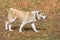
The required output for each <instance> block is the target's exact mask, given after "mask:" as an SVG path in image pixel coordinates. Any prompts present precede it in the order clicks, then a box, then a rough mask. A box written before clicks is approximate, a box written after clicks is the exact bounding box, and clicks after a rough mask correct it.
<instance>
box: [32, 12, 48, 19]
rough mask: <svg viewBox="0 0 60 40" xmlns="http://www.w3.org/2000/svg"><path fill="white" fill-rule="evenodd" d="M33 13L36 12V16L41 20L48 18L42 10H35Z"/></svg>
mask: <svg viewBox="0 0 60 40" xmlns="http://www.w3.org/2000/svg"><path fill="white" fill-rule="evenodd" d="M33 13H35V14H36V18H37V19H38V20H40V19H43V20H45V19H46V18H47V17H46V15H45V14H44V13H42V12H40V11H33Z"/></svg>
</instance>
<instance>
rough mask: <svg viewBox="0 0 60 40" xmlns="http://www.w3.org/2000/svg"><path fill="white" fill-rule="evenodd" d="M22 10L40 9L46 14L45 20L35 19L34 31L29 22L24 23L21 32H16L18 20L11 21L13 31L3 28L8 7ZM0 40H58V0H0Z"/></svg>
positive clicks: (59, 21) (59, 35)
mask: <svg viewBox="0 0 60 40" xmlns="http://www.w3.org/2000/svg"><path fill="white" fill-rule="evenodd" d="M11 7H12V8H16V9H19V10H23V11H32V10H40V11H41V12H44V13H45V14H46V15H47V20H46V21H43V20H40V21H37V22H35V23H36V28H37V30H38V31H39V32H37V33H36V32H34V31H33V30H32V28H31V25H30V24H27V25H25V27H24V28H23V32H21V33H20V32H18V30H19V26H20V24H21V23H19V20H16V22H14V23H13V26H12V29H13V30H14V31H13V32H10V31H6V30H5V23H4V22H3V21H4V20H6V19H7V14H8V10H9V8H11ZM0 40H60V0H0Z"/></svg>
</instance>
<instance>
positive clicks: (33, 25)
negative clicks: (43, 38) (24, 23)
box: [31, 23, 38, 32]
mask: <svg viewBox="0 0 60 40" xmlns="http://www.w3.org/2000/svg"><path fill="white" fill-rule="evenodd" d="M31 25H32V28H33V30H34V31H35V32H38V31H37V30H36V27H35V23H32V24H31Z"/></svg>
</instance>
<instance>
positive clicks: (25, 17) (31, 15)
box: [5, 8, 46, 32]
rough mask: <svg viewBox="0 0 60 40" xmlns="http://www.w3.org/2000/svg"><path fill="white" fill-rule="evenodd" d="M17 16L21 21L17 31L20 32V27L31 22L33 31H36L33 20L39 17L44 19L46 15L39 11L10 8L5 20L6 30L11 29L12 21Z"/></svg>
mask: <svg viewBox="0 0 60 40" xmlns="http://www.w3.org/2000/svg"><path fill="white" fill-rule="evenodd" d="M17 18H18V19H19V20H20V22H22V24H21V26H20V29H19V32H22V28H23V27H24V25H25V24H27V23H31V25H32V28H33V30H34V31H35V32H38V31H37V30H36V28H35V23H34V22H35V21H37V20H40V19H41V18H42V19H46V15H45V14H43V13H41V12H39V11H22V10H17V9H14V8H10V10H9V12H8V20H7V21H6V22H5V25H6V26H5V27H6V30H8V29H9V31H13V30H12V29H11V26H12V22H14V21H15V20H16V19H17Z"/></svg>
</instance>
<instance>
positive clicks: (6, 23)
mask: <svg viewBox="0 0 60 40" xmlns="http://www.w3.org/2000/svg"><path fill="white" fill-rule="evenodd" d="M8 29H9V27H8V22H7V21H6V22H5V30H8Z"/></svg>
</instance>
